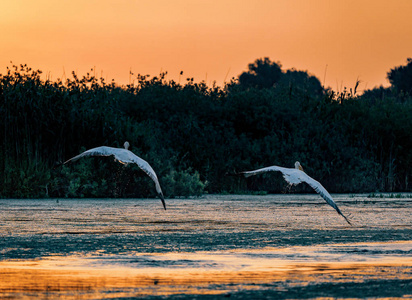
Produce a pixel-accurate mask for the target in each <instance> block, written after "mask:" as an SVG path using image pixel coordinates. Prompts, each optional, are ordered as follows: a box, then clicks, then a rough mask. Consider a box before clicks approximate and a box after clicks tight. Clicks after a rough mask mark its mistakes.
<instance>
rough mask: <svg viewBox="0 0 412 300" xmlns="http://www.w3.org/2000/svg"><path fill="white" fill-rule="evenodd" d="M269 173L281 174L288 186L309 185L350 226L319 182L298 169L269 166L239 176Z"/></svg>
mask: <svg viewBox="0 0 412 300" xmlns="http://www.w3.org/2000/svg"><path fill="white" fill-rule="evenodd" d="M270 171H279V172H282V174H283V178H285V180H286V181H287V182H288V183H289V184H299V183H301V182H306V183H307V184H309V185H310V186H311V187H312V188H313V189H314V190H315V191H316V192H317V193H318V194H319V195H320V196H321V197H322V198H323V199H325V201H326V202H327V203H328V204H329V205H330V206H332V207H333V208H334V209H335V210H336V211H337V212H338V214H340V215H341V216H342V217H343V218H344V219H345V220H346V222H348V223H349V224H351V223H350V222H349V220H348V218H346V216H345V215H344V214H343V213H342V212H341V211H340V209H339V207H338V206H337V205H336V203H335V201H333V199H332V196H331V195H330V194H329V192H328V191H327V190H326V189H325V188H324V187H323V186H322V185H321V184H320V182H318V181H316V180H315V179H313V178H312V177H310V176H309V175H307V174H306V173H305V172H303V171H301V170H299V169H291V168H283V167H278V166H271V167H266V168H262V169H257V170H254V171H247V172H241V173H240V174H243V175H244V176H245V177H249V176H253V175H257V174H261V173H265V172H270Z"/></svg>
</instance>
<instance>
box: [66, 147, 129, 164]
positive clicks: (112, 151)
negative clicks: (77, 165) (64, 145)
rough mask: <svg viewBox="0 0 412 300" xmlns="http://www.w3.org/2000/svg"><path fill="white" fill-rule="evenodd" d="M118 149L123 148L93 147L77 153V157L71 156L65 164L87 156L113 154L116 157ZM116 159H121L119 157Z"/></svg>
mask: <svg viewBox="0 0 412 300" xmlns="http://www.w3.org/2000/svg"><path fill="white" fill-rule="evenodd" d="M118 150H122V149H119V148H113V147H107V146H101V147H96V148H92V149H89V150H87V151H84V152H83V153H80V154H79V155H76V156H75V157H72V158H70V159H69V160H66V161H65V162H64V163H63V164H67V163H70V162H74V161H76V160H78V159H80V158H82V157H86V156H111V155H113V156H115V157H116V153H117V152H118ZM116 159H117V160H119V159H118V158H117V157H116Z"/></svg>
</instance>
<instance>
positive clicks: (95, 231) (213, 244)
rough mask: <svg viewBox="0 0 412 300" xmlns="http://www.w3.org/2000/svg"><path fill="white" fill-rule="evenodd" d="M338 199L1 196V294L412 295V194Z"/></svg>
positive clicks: (99, 296) (69, 296)
mask: <svg viewBox="0 0 412 300" xmlns="http://www.w3.org/2000/svg"><path fill="white" fill-rule="evenodd" d="M333 196H334V199H335V201H336V203H337V204H338V206H339V207H340V209H341V211H342V212H343V213H344V214H345V215H349V216H350V217H349V219H350V220H351V223H352V224H353V225H352V226H350V225H349V224H347V223H346V221H345V220H344V219H343V218H342V217H341V216H339V215H338V214H337V213H336V211H335V210H334V209H333V208H331V207H330V206H329V205H327V204H326V203H325V202H324V201H323V199H321V198H320V197H319V196H318V195H315V194H313V195H302V194H299V195H292V194H287V195H264V196H250V195H207V196H204V197H200V198H194V199H167V200H166V202H167V205H168V207H167V208H168V209H167V210H166V211H165V210H163V208H162V205H161V203H160V200H159V199H59V200H58V201H57V200H56V199H28V200H22V199H0V298H8V299H32V298H40V299H42V298H43V299H135V298H145V299H225V298H228V297H231V298H232V299H316V298H319V299H320V298H351V299H365V298H373V299H377V298H381V299H384V298H400V299H412V198H410V195H395V196H393V195H392V196H390V195H387V197H382V198H381V197H379V198H368V197H367V196H366V195H333ZM408 197H409V198H408Z"/></svg>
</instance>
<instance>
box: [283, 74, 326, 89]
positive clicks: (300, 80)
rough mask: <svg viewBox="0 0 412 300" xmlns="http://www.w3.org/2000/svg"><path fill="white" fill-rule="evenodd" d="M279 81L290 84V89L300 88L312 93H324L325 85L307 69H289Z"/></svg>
mask: <svg viewBox="0 0 412 300" xmlns="http://www.w3.org/2000/svg"><path fill="white" fill-rule="evenodd" d="M279 83H280V84H283V85H286V86H288V87H289V88H290V89H300V90H302V91H304V92H307V93H309V94H311V95H322V94H323V87H322V84H321V83H320V81H319V79H318V78H316V77H315V76H311V75H309V74H308V72H306V71H297V70H294V69H291V70H287V71H286V73H285V74H283V76H282V79H281V80H280V82H279Z"/></svg>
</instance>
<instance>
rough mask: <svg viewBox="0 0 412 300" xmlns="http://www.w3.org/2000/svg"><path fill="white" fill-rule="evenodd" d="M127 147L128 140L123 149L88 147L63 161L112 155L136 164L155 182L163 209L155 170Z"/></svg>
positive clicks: (127, 162) (117, 158)
mask: <svg viewBox="0 0 412 300" xmlns="http://www.w3.org/2000/svg"><path fill="white" fill-rule="evenodd" d="M128 149H129V142H127V141H126V142H125V143H124V149H123V148H113V147H107V146H101V147H96V148H92V149H89V150H87V151H84V152H83V153H80V154H79V155H77V156H75V157H73V158H70V159H69V160H67V161H65V162H64V163H63V165H64V164H67V163H69V162H74V161H76V160H78V159H79V158H82V157H85V156H111V155H113V156H114V160H115V161H118V162H120V163H122V164H124V165H127V164H132V163H133V164H136V165H138V166H139V167H140V169H142V170H143V171H144V172H145V173H146V174H147V175H148V176H149V177H150V178H151V179H152V180H153V181H154V183H155V186H156V191H157V194H158V196H159V198H160V200H162V204H163V207H164V209H166V203H165V199H164V197H163V193H162V189H161V188H160V184H159V180H158V179H157V176H156V173H155V171H154V170H153V169H152V167H151V166H150V165H149V163H148V162H147V161H145V160H143V159H141V158H140V157H138V156H137V155H135V154H134V153H133V152H132V151H130V150H128Z"/></svg>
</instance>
